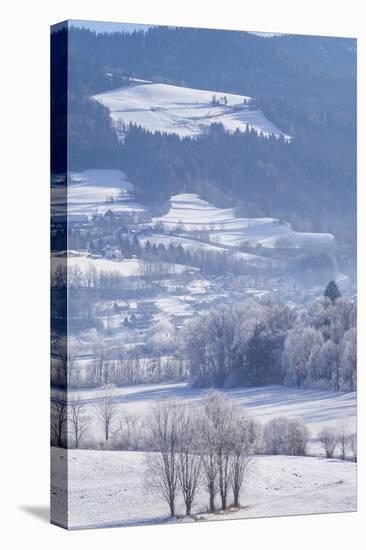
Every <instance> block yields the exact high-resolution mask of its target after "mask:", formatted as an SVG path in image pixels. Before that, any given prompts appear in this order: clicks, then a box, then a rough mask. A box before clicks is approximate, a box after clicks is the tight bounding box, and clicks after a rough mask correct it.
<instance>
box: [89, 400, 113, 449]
mask: <svg viewBox="0 0 366 550" xmlns="http://www.w3.org/2000/svg"><path fill="white" fill-rule="evenodd" d="M94 410H95V412H96V415H97V418H98V420H99V422H100V423H101V425H102V427H103V432H104V437H105V440H106V442H107V443H108V440H109V436H110V430H111V427H112V424H113V421H114V419H115V417H116V415H117V404H116V401H115V399H114V398H113V396H112V395H111V394H110V393H106V394H105V395H104V397H102V398H101V399H99V400H98V401H97V403H96V405H95V406H94Z"/></svg>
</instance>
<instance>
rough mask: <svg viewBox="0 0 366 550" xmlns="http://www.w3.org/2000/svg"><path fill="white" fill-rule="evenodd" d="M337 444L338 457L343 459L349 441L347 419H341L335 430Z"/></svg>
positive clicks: (345, 456)
mask: <svg viewBox="0 0 366 550" xmlns="http://www.w3.org/2000/svg"><path fill="white" fill-rule="evenodd" d="M336 439H337V446H338V448H339V458H340V459H341V460H345V459H346V458H347V453H348V449H349V447H350V443H351V432H350V425H349V422H348V420H347V419H345V420H342V421H341V422H340V423H339V424H338V426H337V430H336Z"/></svg>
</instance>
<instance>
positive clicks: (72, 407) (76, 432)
mask: <svg viewBox="0 0 366 550" xmlns="http://www.w3.org/2000/svg"><path fill="white" fill-rule="evenodd" d="M84 408H85V404H84V403H83V402H82V401H81V399H80V397H78V396H75V397H73V398H72V399H70V400H69V402H68V409H69V420H70V424H71V429H72V432H73V437H74V445H75V449H78V448H79V446H80V443H81V441H82V439H83V437H84V435H85V433H86V430H87V427H88V421H89V419H88V417H87V416H85V413H84Z"/></svg>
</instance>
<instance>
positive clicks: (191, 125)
mask: <svg viewBox="0 0 366 550" xmlns="http://www.w3.org/2000/svg"><path fill="white" fill-rule="evenodd" d="M213 96H216V98H217V100H220V98H224V97H226V100H227V104H226V105H224V104H223V100H221V104H220V105H212V98H213ZM93 98H94V99H96V100H97V101H99V102H101V103H102V104H103V105H105V106H106V107H108V108H109V109H110V112H111V117H112V119H113V121H114V122H115V123H117V122H124V123H125V124H129V123H132V124H137V125H138V126H142V127H144V128H145V129H147V130H150V131H152V132H156V131H159V132H167V133H175V134H178V135H179V136H181V137H187V136H197V135H199V134H201V133H202V131H203V130H204V128H206V127H207V126H209V125H210V124H213V123H215V122H219V123H221V124H223V126H224V127H225V129H226V130H228V131H230V132H235V130H237V129H239V130H241V131H245V129H246V127H247V125H248V126H249V128H253V129H254V130H255V131H256V132H257V133H258V134H260V133H263V134H264V135H266V136H268V135H271V134H273V135H275V136H283V137H284V138H285V139H286V140H289V139H290V136H287V135H286V134H284V133H283V132H282V131H281V130H279V129H278V128H277V127H276V126H275V125H274V124H272V123H271V122H270V121H269V120H267V118H266V117H265V116H264V114H263V113H262V111H258V110H256V111H251V110H250V109H249V107H248V106H247V105H245V104H244V101H250V99H251V98H250V97H249V96H243V95H238V94H227V93H225V92H215V91H209V90H196V89H193V88H185V87H182V86H172V85H169V84H153V83H150V84H149V83H147V84H142V85H136V86H128V87H124V88H120V89H118V90H112V91H107V92H102V93H100V94H97V95H94V96H93Z"/></svg>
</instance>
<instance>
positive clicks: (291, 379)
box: [181, 296, 357, 391]
mask: <svg viewBox="0 0 366 550" xmlns="http://www.w3.org/2000/svg"><path fill="white" fill-rule="evenodd" d="M356 339H357V332H356V305H355V304H354V303H353V302H352V301H349V300H345V299H343V298H341V297H339V298H337V299H335V300H334V301H332V300H331V299H330V298H328V297H327V296H325V297H323V299H321V300H318V301H316V302H315V303H314V304H313V305H312V306H311V307H310V308H309V309H308V310H307V312H306V313H304V314H302V315H299V314H298V313H297V312H296V311H295V310H294V309H293V308H292V307H290V306H288V305H286V304H283V303H281V302H279V301H276V300H273V299H264V300H262V301H260V302H256V301H254V300H247V301H245V302H243V303H242V304H237V305H229V306H222V307H220V308H218V309H217V310H214V311H210V312H209V313H207V314H206V315H203V316H201V317H200V318H199V319H197V320H193V321H191V322H189V323H187V324H186V325H185V327H184V329H183V334H182V344H181V345H182V347H183V350H184V353H185V354H186V356H187V360H188V364H189V368H190V374H191V377H192V380H193V383H194V384H195V385H198V386H203V387H207V386H208V387H212V386H214V387H222V386H225V385H231V386H261V385H266V384H285V385H288V386H295V387H300V388H316V389H330V390H334V391H339V390H343V391H354V390H355V389H356V372H357V358H356V353H357V349H356V348H357V346H356Z"/></svg>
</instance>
